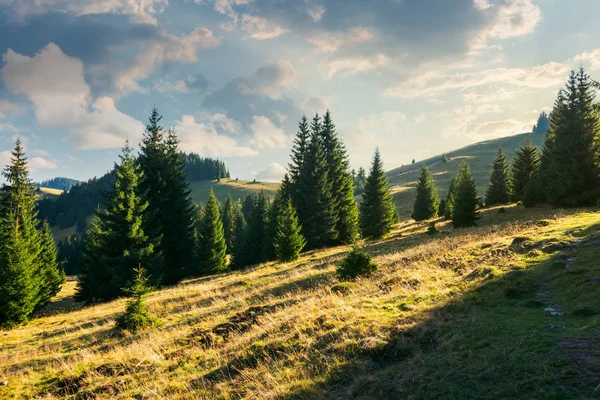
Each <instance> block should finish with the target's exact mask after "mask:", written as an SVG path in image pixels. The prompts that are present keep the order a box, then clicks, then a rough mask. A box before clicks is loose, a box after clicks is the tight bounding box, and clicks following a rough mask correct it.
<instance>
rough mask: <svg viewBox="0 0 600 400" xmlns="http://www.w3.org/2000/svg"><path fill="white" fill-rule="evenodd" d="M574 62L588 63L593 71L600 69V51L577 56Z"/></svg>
mask: <svg viewBox="0 0 600 400" xmlns="http://www.w3.org/2000/svg"><path fill="white" fill-rule="evenodd" d="M573 60H574V61H576V62H579V63H582V62H587V63H589V64H590V68H591V69H596V68H600V49H596V50H592V51H589V52H585V53H581V54H579V55H577V56H575V58H574V59H573Z"/></svg>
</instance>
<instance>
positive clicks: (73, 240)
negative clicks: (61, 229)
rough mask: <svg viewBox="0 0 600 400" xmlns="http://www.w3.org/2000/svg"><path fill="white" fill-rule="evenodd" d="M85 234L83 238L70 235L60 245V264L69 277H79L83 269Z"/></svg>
mask: <svg viewBox="0 0 600 400" xmlns="http://www.w3.org/2000/svg"><path fill="white" fill-rule="evenodd" d="M84 243H85V232H84V234H83V235H82V236H79V235H69V236H67V238H66V239H64V240H62V241H60V242H59V243H58V262H59V264H60V265H61V267H62V269H63V270H64V273H65V274H67V275H79V274H81V271H82V268H83V249H84Z"/></svg>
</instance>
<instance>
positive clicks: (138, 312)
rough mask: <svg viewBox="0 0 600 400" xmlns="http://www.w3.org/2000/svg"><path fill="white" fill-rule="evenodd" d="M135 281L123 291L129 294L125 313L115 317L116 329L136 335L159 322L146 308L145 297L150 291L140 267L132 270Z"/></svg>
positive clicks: (150, 288)
mask: <svg viewBox="0 0 600 400" xmlns="http://www.w3.org/2000/svg"><path fill="white" fill-rule="evenodd" d="M134 273H135V280H134V282H133V285H132V286H131V287H130V288H127V289H124V290H125V291H126V292H127V293H129V294H130V296H131V297H130V298H129V299H128V300H127V307H126V308H125V313H124V314H122V315H120V316H119V317H117V327H118V328H119V329H122V330H127V331H130V332H131V333H137V332H139V331H141V330H143V329H145V328H147V327H150V326H153V325H157V324H159V323H160V320H159V319H157V318H155V317H153V316H151V315H150V313H149V312H148V309H147V308H146V296H147V295H148V293H150V292H151V291H152V289H153V288H152V287H151V286H149V285H148V278H147V277H146V276H145V274H144V269H143V268H142V267H139V268H136V269H135V270H134Z"/></svg>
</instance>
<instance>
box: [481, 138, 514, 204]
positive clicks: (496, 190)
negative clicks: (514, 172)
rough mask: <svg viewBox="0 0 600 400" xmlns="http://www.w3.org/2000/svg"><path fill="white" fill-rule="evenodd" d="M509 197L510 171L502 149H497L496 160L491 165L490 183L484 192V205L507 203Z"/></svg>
mask: <svg viewBox="0 0 600 400" xmlns="http://www.w3.org/2000/svg"><path fill="white" fill-rule="evenodd" d="M510 196H511V184H510V170H509V167H508V161H507V159H506V155H505V154H504V151H503V150H502V147H498V153H497V154H496V159H495V160H494V163H493V164H492V173H491V175H490V183H489V184H488V187H487V190H486V192H485V203H486V205H488V206H490V205H494V204H505V203H508V201H509V200H510Z"/></svg>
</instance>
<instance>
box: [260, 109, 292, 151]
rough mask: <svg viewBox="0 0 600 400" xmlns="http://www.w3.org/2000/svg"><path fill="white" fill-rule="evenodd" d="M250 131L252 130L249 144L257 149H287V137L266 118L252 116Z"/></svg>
mask: <svg viewBox="0 0 600 400" xmlns="http://www.w3.org/2000/svg"><path fill="white" fill-rule="evenodd" d="M250 129H251V130H252V138H251V139H250V143H252V144H253V145H255V146H257V147H258V148H261V149H263V148H267V149H281V148H286V147H288V144H289V143H288V142H289V137H288V135H286V133H285V132H284V131H283V129H281V128H279V127H277V126H275V124H274V123H273V122H271V120H270V119H269V118H267V117H263V116H259V115H255V116H253V117H252V123H251V124H250Z"/></svg>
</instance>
